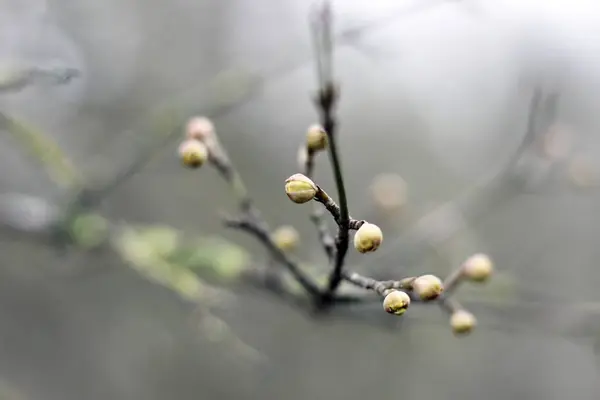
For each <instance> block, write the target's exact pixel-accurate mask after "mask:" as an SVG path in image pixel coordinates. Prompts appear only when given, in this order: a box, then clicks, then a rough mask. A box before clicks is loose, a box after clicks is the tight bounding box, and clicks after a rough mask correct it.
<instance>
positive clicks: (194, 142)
mask: <svg viewBox="0 0 600 400" xmlns="http://www.w3.org/2000/svg"><path fill="white" fill-rule="evenodd" d="M214 134H215V127H214V125H213V123H212V122H211V121H210V120H209V119H208V118H205V117H194V118H192V119H190V120H189V121H188V123H187V125H186V128H185V140H184V141H183V142H181V144H180V145H179V149H178V153H179V159H180V160H181V162H182V163H183V165H184V166H186V167H188V168H193V169H195V168H199V167H201V166H202V165H203V164H204V163H206V161H207V160H208V157H209V151H208V146H207V142H208V141H209V140H210V139H211V138H213V137H214Z"/></svg>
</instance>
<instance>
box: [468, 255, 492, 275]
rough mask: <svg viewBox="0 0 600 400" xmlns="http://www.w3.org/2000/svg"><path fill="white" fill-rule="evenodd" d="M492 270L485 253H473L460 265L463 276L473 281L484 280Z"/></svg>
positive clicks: (490, 261)
mask: <svg viewBox="0 0 600 400" xmlns="http://www.w3.org/2000/svg"><path fill="white" fill-rule="evenodd" d="M493 271H494V265H493V263H492V260H490V258H489V257H488V256H487V255H485V254H474V255H472V256H471V257H469V258H468V259H467V260H466V261H465V262H464V263H463V265H462V273H463V276H464V277H465V278H467V279H469V280H472V281H474V282H484V281H486V280H487V279H488V278H489V277H490V276H491V275H492V272H493Z"/></svg>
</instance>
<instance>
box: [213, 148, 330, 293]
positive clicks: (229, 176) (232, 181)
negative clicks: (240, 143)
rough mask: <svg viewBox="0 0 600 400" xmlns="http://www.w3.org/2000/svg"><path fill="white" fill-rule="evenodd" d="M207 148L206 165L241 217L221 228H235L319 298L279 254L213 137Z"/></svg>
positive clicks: (316, 290)
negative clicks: (225, 185) (219, 179)
mask: <svg viewBox="0 0 600 400" xmlns="http://www.w3.org/2000/svg"><path fill="white" fill-rule="evenodd" d="M206 144H207V147H208V148H209V161H210V163H211V165H212V166H213V167H214V168H215V169H216V170H217V171H218V172H219V174H220V175H221V177H222V178H223V179H224V180H225V181H226V182H227V183H229V185H230V186H231V188H232V190H233V192H234V194H235V196H236V197H237V200H238V203H239V207H240V211H241V213H242V214H241V216H240V217H239V218H230V217H226V218H225V226H227V227H230V228H236V229H240V230H243V231H245V232H247V233H250V234H252V235H253V236H254V237H255V238H256V239H258V240H259V241H260V242H261V243H262V244H263V245H264V246H265V247H266V248H267V250H268V251H269V253H270V254H271V256H272V257H273V258H274V259H275V260H276V261H278V262H280V263H281V264H282V265H284V266H285V267H286V268H287V269H288V271H289V272H290V274H292V276H293V277H294V278H295V279H296V280H297V281H298V283H299V284H300V285H301V286H302V288H303V289H304V290H305V291H306V292H307V293H308V294H309V295H311V296H313V297H319V296H320V290H319V287H318V286H317V284H316V283H314V281H313V280H312V279H311V278H310V277H309V276H308V275H307V274H305V273H304V272H303V271H302V270H301V269H300V267H299V266H298V264H297V263H296V262H294V261H293V260H292V259H291V258H290V256H289V255H288V254H287V253H285V252H284V251H282V250H281V249H280V248H279V247H278V246H277V245H276V244H275V243H274V242H273V240H272V238H271V229H270V228H269V225H268V224H267V222H266V221H265V220H264V219H263V218H262V216H261V214H260V212H259V210H258V209H257V208H256V207H255V206H254V204H253V202H252V199H251V197H250V195H249V193H248V191H247V190H246V187H245V185H244V183H243V181H242V178H241V177H240V175H239V173H238V172H237V170H236V169H235V168H234V167H233V164H232V163H231V161H230V159H229V157H228V155H227V153H226V151H225V150H224V149H223V147H222V146H221V145H220V143H219V142H218V139H217V138H216V136H212V137H210V139H209V140H207V141H206Z"/></svg>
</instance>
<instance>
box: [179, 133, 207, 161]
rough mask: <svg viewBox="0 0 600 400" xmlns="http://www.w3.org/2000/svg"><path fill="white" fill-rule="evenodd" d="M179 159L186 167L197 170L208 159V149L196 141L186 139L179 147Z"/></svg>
mask: <svg viewBox="0 0 600 400" xmlns="http://www.w3.org/2000/svg"><path fill="white" fill-rule="evenodd" d="M179 158H180V159H181V162H182V163H183V165H185V166H186V167H189V168H198V167H200V166H202V164H204V163H205V162H206V160H207V159H208V149H207V148H206V146H205V145H204V144H203V143H202V142H200V141H198V140H196V139H187V140H185V141H183V142H182V143H181V144H180V145H179Z"/></svg>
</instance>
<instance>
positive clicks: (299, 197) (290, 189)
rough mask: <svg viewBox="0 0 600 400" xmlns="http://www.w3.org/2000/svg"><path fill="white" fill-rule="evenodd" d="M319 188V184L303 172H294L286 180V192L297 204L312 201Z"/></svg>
mask: <svg viewBox="0 0 600 400" xmlns="http://www.w3.org/2000/svg"><path fill="white" fill-rule="evenodd" d="M317 190H318V188H317V185H315V183H314V182H313V181H312V180H310V179H309V178H307V177H306V176H304V175H302V174H294V175H292V176H290V177H289V178H287V179H286V180H285V194H287V196H288V197H289V198H290V200H292V201H293V202H294V203H297V204H302V203H306V202H309V201H311V200H312V199H313V198H314V197H315V195H316V194H317Z"/></svg>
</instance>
